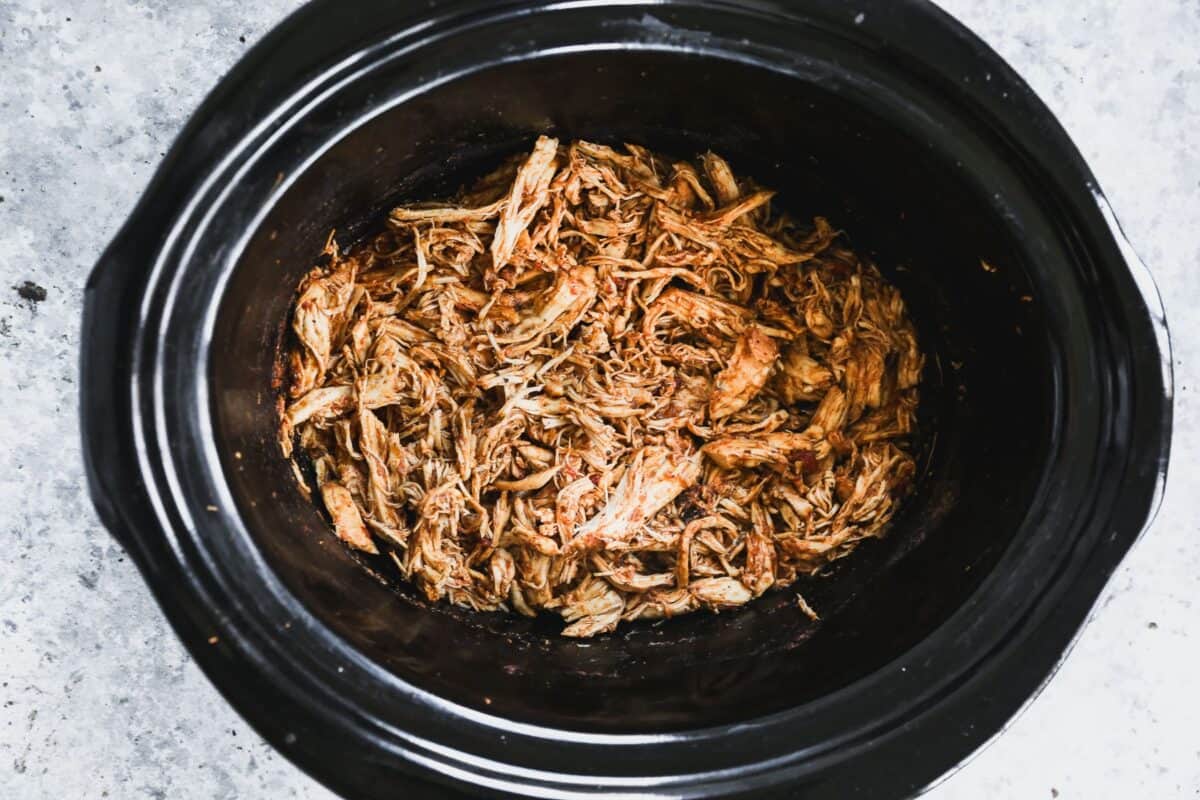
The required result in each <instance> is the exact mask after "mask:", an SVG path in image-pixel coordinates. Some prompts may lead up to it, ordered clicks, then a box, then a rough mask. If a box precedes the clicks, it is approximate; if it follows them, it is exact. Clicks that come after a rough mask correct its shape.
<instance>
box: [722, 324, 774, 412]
mask: <svg viewBox="0 0 1200 800" xmlns="http://www.w3.org/2000/svg"><path fill="white" fill-rule="evenodd" d="M778 357H779V348H778V346H776V344H775V340H774V339H772V338H771V337H770V336H767V334H765V333H764V332H763V330H762V328H760V327H758V326H757V325H751V326H750V327H749V328H747V329H746V330H745V332H744V333H742V335H741V336H740V337H739V338H738V341H737V345H736V346H735V347H734V348H733V357H732V358H730V359H729V366H727V367H726V368H725V369H723V370H721V372H720V373H718V374H717V377H716V380H715V381H714V382H713V393H712V399H711V400H710V401H709V415H710V416H711V417H712V418H713V419H721V418H722V417H727V416H729V415H730V414H735V413H737V412H738V411H741V410H742V409H743V408H745V407H746V404H747V403H749V402H750V401H751V400H752V399H754V396H755V395H756V394H758V393H759V392H760V391H761V390H762V388H763V386H766V384H767V379H768V378H770V377H771V369H772V368H773V367H774V366H775V362H776V359H777V358H778Z"/></svg>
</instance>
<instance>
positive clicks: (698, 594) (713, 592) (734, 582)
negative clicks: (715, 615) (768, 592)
mask: <svg viewBox="0 0 1200 800" xmlns="http://www.w3.org/2000/svg"><path fill="white" fill-rule="evenodd" d="M688 591H689V592H691V593H692V596H693V597H695V598H696V599H697V600H698V601H699V602H700V604H701V605H703V606H705V607H707V608H709V609H711V610H713V611H720V610H721V609H725V608H736V607H737V606H743V605H745V604H746V603H749V602H750V601H751V600H752V599H753V597H754V595H753V594H751V592H750V590H749V589H747V588H746V585H745V584H744V583H742V582H741V581H739V580H738V579H737V578H701V579H700V580H698V581H692V583H691V584H690V585H689V586H688Z"/></svg>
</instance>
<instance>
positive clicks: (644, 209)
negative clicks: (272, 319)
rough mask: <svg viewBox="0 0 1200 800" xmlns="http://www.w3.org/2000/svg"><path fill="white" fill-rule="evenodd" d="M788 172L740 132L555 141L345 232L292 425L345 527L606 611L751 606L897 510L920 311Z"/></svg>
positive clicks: (450, 588)
mask: <svg viewBox="0 0 1200 800" xmlns="http://www.w3.org/2000/svg"><path fill="white" fill-rule="evenodd" d="M772 197H773V193H772V192H769V191H765V190H762V189H760V188H759V187H756V186H754V185H753V184H751V183H750V182H749V181H746V180H743V179H739V178H737V177H736V176H735V174H734V173H733V171H732V170H731V169H730V167H729V164H728V163H726V162H725V160H723V159H722V158H720V157H719V156H717V155H715V154H713V153H706V154H704V155H703V156H702V157H701V158H700V159H699V162H698V164H690V163H686V162H672V161H669V160H667V159H664V158H663V157H661V156H659V155H656V154H654V153H651V152H649V151H647V150H646V149H644V148H642V147H638V146H635V145H626V147H625V148H624V150H616V149H612V148H609V147H606V146H603V145H598V144H591V143H588V142H581V141H580V142H573V143H571V144H566V145H563V144H560V143H559V142H558V141H556V140H555V139H551V138H548V137H541V138H539V139H538V141H537V143H536V144H535V145H534V148H533V150H532V152H531V153H529V154H528V155H527V156H526V157H524V158H523V159H514V160H511V161H509V162H508V163H506V164H504V165H503V166H502V167H500V168H499V169H498V170H497V171H496V172H494V173H492V174H491V175H488V176H487V177H485V178H484V179H482V180H481V181H480V182H479V183H478V184H477V185H475V186H474V187H472V188H471V189H469V190H468V191H466V192H464V193H462V194H461V195H460V196H459V198H458V200H457V201H456V202H454V203H449V204H443V205H430V204H424V205H414V206H406V207H403V208H397V209H395V210H394V211H393V212H392V213H391V215H390V216H389V220H388V226H387V229H386V230H385V231H384V232H383V233H381V234H379V235H378V236H377V237H375V238H374V239H373V240H371V241H369V242H368V243H366V244H365V245H362V246H359V247H356V248H354V249H352V250H350V251H348V252H343V251H342V250H340V249H339V248H338V247H337V245H336V244H335V243H334V241H333V237H332V235H331V236H330V240H329V243H328V245H327V247H326V250H325V253H324V263H323V265H322V266H320V267H318V268H315V269H313V270H312V272H310V273H309V274H308V275H307V276H306V277H305V279H304V280H303V282H302V283H301V285H300V287H299V291H298V295H297V300H296V304H295V307H294V310H293V315H292V330H293V332H294V334H295V337H296V340H297V342H296V346H295V347H294V348H293V349H292V351H291V352H289V353H288V354H287V358H288V361H287V364H288V367H289V371H290V384H289V390H288V397H287V398H286V400H285V407H284V408H283V411H282V430H281V443H282V445H283V448H284V452H285V454H286V455H288V456H289V457H290V456H291V455H292V454H293V453H294V452H296V453H299V452H303V453H304V454H305V456H307V460H308V461H310V462H311V471H310V472H308V474H310V475H313V476H314V477H315V480H316V483H315V485H316V487H317V489H318V490H319V491H318V492H317V493H316V494H315V496H316V497H319V498H320V499H321V502H322V503H323V504H324V507H325V509H326V511H327V512H328V513H329V516H330V519H331V521H332V524H333V527H334V529H335V531H336V533H337V535H338V537H339V538H340V539H342V540H343V541H344V542H345V543H346V544H347V545H348V546H350V547H353V548H357V549H359V550H362V551H365V552H367V553H379V552H381V551H382V552H384V553H386V554H387V555H389V556H390V557H391V559H392V561H393V562H394V563H395V564H396V566H397V568H398V569H399V570H400V572H401V573H402V575H403V576H404V578H406V579H407V580H410V581H411V582H412V583H413V584H415V585H416V586H417V587H418V588H419V589H420V591H422V592H423V593H424V594H425V596H426V597H428V598H429V599H430V600H440V599H447V600H449V601H450V602H453V603H457V604H460V605H465V606H469V607H471V608H474V609H477V610H507V611H512V612H516V613H519V614H524V615H535V614H538V613H540V612H543V611H549V612H553V613H557V614H559V615H561V617H562V618H563V620H564V621H565V622H566V623H567V626H566V627H565V629H564V630H563V634H564V635H566V636H580V637H583V636H592V635H595V634H599V633H604V632H608V631H612V630H613V629H614V628H616V627H617V626H618V625H619V624H620V623H621V622H622V621H629V620H635V619H658V618H662V617H670V616H674V615H678V614H684V613H688V612H691V611H697V610H701V609H706V610H710V611H713V612H717V611H722V610H726V609H730V608H734V607H737V606H740V605H743V604H745V603H748V602H750V601H751V600H752V599H753V598H755V597H758V596H759V595H761V594H762V593H763V592H766V591H768V590H769V589H772V588H779V587H783V586H787V585H788V584H790V583H792V582H793V581H795V579H796V578H797V577H798V576H800V575H808V574H815V573H817V572H818V571H819V570H821V569H822V568H823V567H825V566H826V565H828V564H829V562H831V561H833V560H834V559H838V558H841V557H843V556H845V555H847V554H848V553H850V552H851V551H852V550H853V549H854V548H855V546H856V545H857V544H858V543H859V542H861V541H862V540H863V539H868V538H871V537H878V536H881V535H883V533H884V532H885V530H886V527H887V524H888V522H889V521H890V519H891V518H892V516H893V515H894V513H895V511H896V508H897V505H898V503H899V502H900V501H901V499H902V498H903V496H904V495H905V494H906V492H907V491H908V487H909V484H910V483H911V479H912V477H913V474H914V471H915V465H914V461H913V458H912V456H911V454H910V452H909V450H910V445H909V439H910V435H911V434H912V432H913V428H914V424H915V417H916V408H917V399H918V394H917V392H918V390H917V385H918V382H919V379H920V372H921V369H922V364H923V358H922V356H921V352H920V349H919V348H918V346H917V341H916V337H915V334H914V330H913V326H912V323H911V322H910V320H909V318H908V316H907V312H906V310H905V306H904V302H903V300H902V299H901V297H900V293H899V292H898V291H897V290H896V289H895V288H894V287H893V286H891V285H889V284H888V283H887V282H886V281H884V279H883V278H882V277H881V275H880V273H879V272H878V270H877V269H876V268H875V267H874V265H872V264H871V263H870V262H868V261H866V260H865V259H863V258H861V257H860V256H858V255H857V254H855V253H854V252H852V251H851V250H850V249H848V248H847V247H846V246H845V244H844V242H843V241H842V240H841V238H840V237H839V234H838V233H837V232H836V231H835V230H834V229H833V228H832V227H831V226H830V225H829V224H828V223H827V222H826V221H825V220H824V219H821V218H817V219H816V220H814V221H813V223H812V225H811V226H802V225H800V224H798V223H797V222H795V221H794V220H792V219H790V218H788V217H787V216H785V215H783V214H781V213H779V212H777V211H775V210H773V209H772V207H771V200H772ZM298 463H299V462H298ZM306 469H307V467H306ZM297 474H304V471H303V470H299V469H298V471H297ZM798 612H799V613H804V614H807V615H809V616H812V617H813V618H814V619H815V618H816V612H815V611H813V610H812V609H811V608H810V607H808V605H807V603H806V602H805V601H804V600H803V598H800V600H799V609H798Z"/></svg>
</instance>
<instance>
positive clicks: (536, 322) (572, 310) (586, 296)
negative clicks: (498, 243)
mask: <svg viewBox="0 0 1200 800" xmlns="http://www.w3.org/2000/svg"><path fill="white" fill-rule="evenodd" d="M595 297H596V270H594V269H592V268H591V267H575V268H574V269H572V270H568V271H563V272H559V273H558V275H557V277H556V278H555V281H554V286H552V287H551V288H550V289H549V290H548V291H547V293H546V295H545V297H543V298H542V299H541V300H540V301H539V302H538V304H537V306H536V308H535V310H534V312H533V313H532V314H530V315H529V316H526V317H524V318H522V320H521V322H520V324H518V325H517V326H516V327H515V328H513V329H512V330H511V331H509V332H508V333H506V334H504V335H503V336H497V337H495V339H496V341H497V342H499V343H500V344H518V343H526V342H531V341H535V340H537V339H538V338H540V337H541V336H543V335H545V334H551V335H553V334H558V333H563V332H564V331H567V330H570V329H571V328H572V327H574V325H575V323H576V322H578V321H579V318H580V317H581V316H582V315H583V312H584V311H586V310H587V307H588V306H589V305H590V304H591V302H592V300H594V299H595Z"/></svg>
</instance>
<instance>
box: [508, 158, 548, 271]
mask: <svg viewBox="0 0 1200 800" xmlns="http://www.w3.org/2000/svg"><path fill="white" fill-rule="evenodd" d="M557 152H558V140H557V139H551V138H550V137H548V136H539V137H538V140H537V142H536V143H535V144H534V145H533V152H532V153H530V154H529V158H528V159H526V161H525V163H524V164H522V165H521V168H520V169H518V170H517V175H516V178H515V179H514V180H513V184H512V189H510V190H509V193H508V199H507V201H506V202H505V204H504V207H503V210H502V211H501V212H500V221H499V222H498V223H497V224H496V234H495V237H494V238H493V239H492V269H493V270H494V271H496V272H499V271H500V270H501V269H503V268H504V266H505V265H506V264H508V260H509V258H510V257H511V256H512V253H513V250H514V249H515V248H516V246H517V239H518V237H520V235H521V234H522V233H524V232H525V229H526V228H528V227H529V223H531V222H533V217H534V215H535V214H537V212H538V209H540V208H541V207H542V206H543V205H545V204H546V201H547V200H548V199H549V193H548V192H547V189H548V187H549V186H550V181H551V180H552V179H553V178H554V172H555V167H554V158H555V156H556V155H557Z"/></svg>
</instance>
